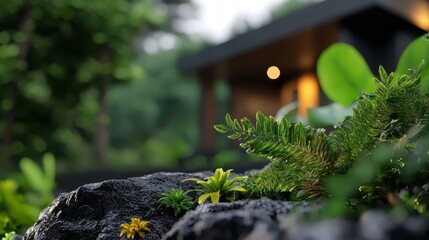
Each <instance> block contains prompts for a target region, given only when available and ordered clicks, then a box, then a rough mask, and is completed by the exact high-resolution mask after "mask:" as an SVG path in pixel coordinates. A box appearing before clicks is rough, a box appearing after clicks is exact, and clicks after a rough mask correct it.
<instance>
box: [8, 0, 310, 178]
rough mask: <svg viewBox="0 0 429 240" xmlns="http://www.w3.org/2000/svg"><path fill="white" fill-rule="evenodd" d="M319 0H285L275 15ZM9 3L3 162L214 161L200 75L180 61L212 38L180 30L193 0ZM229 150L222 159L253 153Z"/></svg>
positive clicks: (141, 164) (144, 164) (77, 166)
mask: <svg viewBox="0 0 429 240" xmlns="http://www.w3.org/2000/svg"><path fill="white" fill-rule="evenodd" d="M314 1H315V0H299V1H296V0H290V1H285V4H284V7H281V8H277V10H276V12H278V13H276V14H274V13H273V16H274V15H276V16H280V15H281V14H283V13H284V12H290V11H291V10H295V9H296V8H298V7H301V6H303V3H306V4H308V3H311V2H314ZM0 6H1V8H0V120H1V121H0V140H1V144H0V165H1V168H0V171H2V170H4V171H8V170H10V169H17V166H18V160H20V159H21V158H22V157H29V158H32V159H41V156H42V155H43V154H44V153H45V152H52V153H53V154H54V155H55V156H56V159H57V167H58V170H59V172H60V173H61V172H65V171H69V170H73V169H74V170H88V169H91V168H92V169H100V168H111V169H112V168H113V169H124V170H127V169H130V168H132V169H134V170H138V169H140V170H146V171H148V170H149V169H154V168H157V169H160V168H162V169H167V168H168V169H172V168H175V167H178V166H180V167H184V166H185V167H186V166H190V165H189V164H188V165H186V161H185V160H186V159H188V161H187V162H188V163H189V162H192V164H191V165H192V166H191V167H193V168H195V167H197V166H204V164H206V163H207V158H206V156H202V155H198V151H197V150H198V145H199V120H198V119H199V117H198V112H199V101H200V89H199V85H198V82H197V81H192V80H190V79H187V78H186V76H183V74H181V73H180V72H179V71H178V69H177V61H178V59H179V57H180V56H183V55H184V54H185V53H187V52H191V51H193V52H195V51H196V50H197V49H199V48H202V47H203V46H204V45H206V43H204V42H202V41H201V40H196V39H195V38H193V37H192V36H188V35H185V34H183V33H181V32H178V31H176V24H177V22H178V20H179V21H180V20H183V19H186V18H190V17H192V16H193V15H194V13H195V12H196V11H197V9H195V6H194V5H193V3H192V1H191V0H115V1H109V4H106V1H105V0H92V1H87V0H15V1H8V0H0ZM237 24H238V25H240V24H242V23H240V22H238V23H237ZM239 27H240V26H238V27H237V28H239ZM246 29H247V28H246ZM236 30H237V29H235V30H234V31H236ZM218 90H219V91H217V95H219V96H217V98H219V99H223V98H224V97H222V96H224V95H225V96H226V95H228V88H225V87H222V86H220V87H219V89H218ZM219 101H221V100H219ZM222 101H223V100H222ZM225 111H226V109H225ZM219 150H220V151H222V152H220V153H219V154H218V155H219V156H217V155H216V156H214V158H213V162H214V163H222V164H225V163H226V162H229V161H230V160H231V159H241V158H240V156H241V157H243V155H240V154H241V153H239V152H236V151H234V150H233V151H231V149H226V148H225V147H222V146H220V147H219ZM225 156H226V157H225ZM237 156H238V157H237ZM197 162H198V163H197Z"/></svg>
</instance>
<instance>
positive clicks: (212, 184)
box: [183, 168, 247, 204]
mask: <svg viewBox="0 0 429 240" xmlns="http://www.w3.org/2000/svg"><path fill="white" fill-rule="evenodd" d="M231 172H232V169H229V170H227V171H225V172H224V171H223V169H222V168H218V169H216V171H215V174H214V176H210V177H207V178H205V179H206V181H203V180H200V179H198V178H188V179H185V180H183V181H195V182H196V183H198V184H200V185H202V186H203V187H205V189H194V190H191V191H198V192H202V193H203V194H202V195H201V196H200V197H199V198H198V204H203V203H204V202H205V201H206V200H207V198H209V197H210V200H211V202H212V203H219V201H222V200H223V199H226V200H228V201H234V199H235V196H234V193H235V192H245V191H246V189H244V188H243V187H242V186H239V185H234V183H235V182H237V183H238V182H240V181H243V180H246V179H247V176H238V177H235V178H232V179H230V180H228V177H229V174H230V173H231Z"/></svg>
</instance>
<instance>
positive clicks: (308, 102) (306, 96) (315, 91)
mask: <svg viewBox="0 0 429 240" xmlns="http://www.w3.org/2000/svg"><path fill="white" fill-rule="evenodd" d="M317 106H319V84H318V83H317V79H316V76H314V75H313V74H304V75H302V76H301V77H299V79H298V112H299V113H300V114H301V115H302V116H304V117H305V118H307V117H308V114H307V109H309V108H315V107H317Z"/></svg>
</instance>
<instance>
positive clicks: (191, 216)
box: [162, 199, 312, 240]
mask: <svg viewBox="0 0 429 240" xmlns="http://www.w3.org/2000/svg"><path fill="white" fill-rule="evenodd" d="M310 209H312V208H311V207H310V205H309V204H308V203H305V202H304V203H301V204H291V203H289V202H282V201H273V200H269V199H258V200H242V201H236V202H232V203H219V204H206V205H201V206H199V207H197V209H196V210H194V211H190V212H188V213H187V214H186V215H185V216H184V217H183V218H182V219H181V220H180V221H179V222H178V223H177V224H175V225H174V227H173V228H172V229H171V231H170V232H168V233H167V234H166V235H165V236H164V237H163V238H162V240H176V239H177V240H179V239H180V240H182V239H185V240H197V239H198V240H203V239H204V240H216V239H219V240H221V239H222V240H232V239H234V240H235V239H237V240H238V239H242V240H250V239H252V240H253V239H254V240H261V239H263V240H270V239H283V236H286V232H285V231H286V230H287V229H286V228H283V226H282V225H281V223H282V219H284V218H285V216H287V215H288V214H289V213H291V212H299V213H301V214H302V213H304V212H307V211H308V210H310Z"/></svg>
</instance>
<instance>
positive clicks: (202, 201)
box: [198, 193, 210, 204]
mask: <svg viewBox="0 0 429 240" xmlns="http://www.w3.org/2000/svg"><path fill="white" fill-rule="evenodd" d="M208 197H210V193H204V194H202V195H201V196H200V197H199V198H198V204H203V203H204V202H205V201H206V200H207V198H208Z"/></svg>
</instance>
